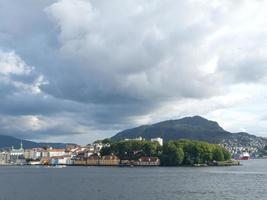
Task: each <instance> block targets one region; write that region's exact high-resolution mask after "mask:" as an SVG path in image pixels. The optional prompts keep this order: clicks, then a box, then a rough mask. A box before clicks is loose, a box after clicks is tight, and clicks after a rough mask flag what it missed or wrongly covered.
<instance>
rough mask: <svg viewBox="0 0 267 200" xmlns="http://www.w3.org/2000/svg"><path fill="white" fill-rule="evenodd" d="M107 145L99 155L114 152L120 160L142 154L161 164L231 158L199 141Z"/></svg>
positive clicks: (121, 142) (117, 142)
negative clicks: (158, 160) (157, 160)
mask: <svg viewBox="0 0 267 200" xmlns="http://www.w3.org/2000/svg"><path fill="white" fill-rule="evenodd" d="M108 144H110V145H109V146H106V147H104V148H102V150H101V155H102V156H103V155H110V154H114V155H116V156H118V157H119V158H120V159H121V160H137V159H139V158H140V157H142V156H148V157H151V156H155V157H159V158H160V160H161V165H163V166H179V165H193V164H209V163H212V162H214V161H225V160H229V159H231V154H230V153H229V151H227V150H226V149H225V148H223V147H221V146H219V145H216V144H209V143H207V142H201V141H191V140H176V141H168V142H165V143H164V145H163V147H161V146H160V145H159V144H158V143H157V142H151V141H134V140H131V141H108Z"/></svg>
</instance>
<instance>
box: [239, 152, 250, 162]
mask: <svg viewBox="0 0 267 200" xmlns="http://www.w3.org/2000/svg"><path fill="white" fill-rule="evenodd" d="M239 159H240V160H249V159H250V155H249V153H248V152H243V153H242V154H241V155H240V157H239Z"/></svg>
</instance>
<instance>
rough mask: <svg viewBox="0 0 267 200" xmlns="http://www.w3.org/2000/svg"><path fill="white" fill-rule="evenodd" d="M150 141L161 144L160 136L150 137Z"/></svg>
mask: <svg viewBox="0 0 267 200" xmlns="http://www.w3.org/2000/svg"><path fill="white" fill-rule="evenodd" d="M151 142H158V143H159V145H160V146H163V139H162V138H151Z"/></svg>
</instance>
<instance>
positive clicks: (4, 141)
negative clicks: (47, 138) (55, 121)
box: [0, 135, 66, 149]
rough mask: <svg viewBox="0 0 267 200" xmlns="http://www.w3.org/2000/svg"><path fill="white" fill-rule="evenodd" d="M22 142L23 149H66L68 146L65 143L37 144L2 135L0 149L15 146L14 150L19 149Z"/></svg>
mask: <svg viewBox="0 0 267 200" xmlns="http://www.w3.org/2000/svg"><path fill="white" fill-rule="evenodd" d="M21 142H22V144H23V147H24V148H25V149H27V148H35V147H44V146H50V147H53V148H65V147H66V144H64V143H37V142H32V141H29V140H21V139H18V138H15V137H12V136H6V135H0V148H10V147H12V146H14V148H19V147H20V143H21Z"/></svg>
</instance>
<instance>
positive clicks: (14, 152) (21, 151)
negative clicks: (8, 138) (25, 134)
mask: <svg viewBox="0 0 267 200" xmlns="http://www.w3.org/2000/svg"><path fill="white" fill-rule="evenodd" d="M10 155H11V156H17V157H19V156H23V155H24V149H23V144H22V142H21V143H20V148H19V149H15V148H14V147H13V146H12V148H11V151H10Z"/></svg>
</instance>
